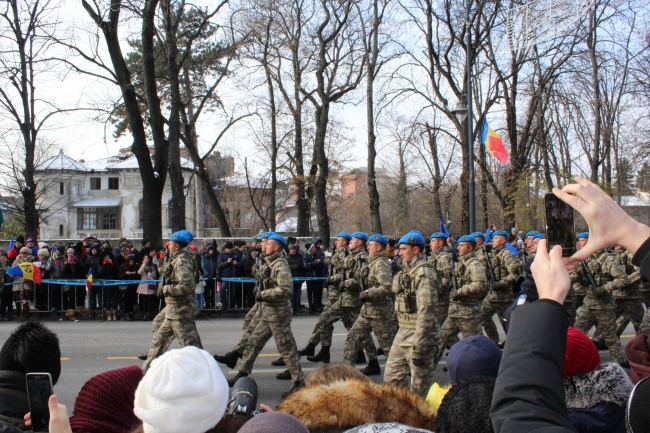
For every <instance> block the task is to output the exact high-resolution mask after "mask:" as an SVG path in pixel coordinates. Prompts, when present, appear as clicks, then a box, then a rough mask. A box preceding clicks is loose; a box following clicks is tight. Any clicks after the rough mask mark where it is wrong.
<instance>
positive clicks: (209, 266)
mask: <svg viewBox="0 0 650 433" xmlns="http://www.w3.org/2000/svg"><path fill="white" fill-rule="evenodd" d="M201 273H202V274H203V277H204V278H217V277H218V276H219V253H217V252H216V251H215V252H214V254H213V255H210V254H206V255H204V256H203V257H201Z"/></svg>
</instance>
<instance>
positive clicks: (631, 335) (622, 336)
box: [621, 334, 636, 338]
mask: <svg viewBox="0 0 650 433" xmlns="http://www.w3.org/2000/svg"><path fill="white" fill-rule="evenodd" d="M634 337H636V335H634V334H630V335H621V338H634Z"/></svg>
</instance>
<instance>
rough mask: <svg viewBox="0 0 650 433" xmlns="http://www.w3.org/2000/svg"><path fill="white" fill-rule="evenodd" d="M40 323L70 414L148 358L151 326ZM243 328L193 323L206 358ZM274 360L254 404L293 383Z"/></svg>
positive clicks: (265, 355) (338, 357)
mask: <svg viewBox="0 0 650 433" xmlns="http://www.w3.org/2000/svg"><path fill="white" fill-rule="evenodd" d="M317 319H318V317H317V316H308V315H304V316H296V317H294V319H293V322H292V324H291V328H292V330H293V333H294V336H295V338H296V342H297V344H298V348H299V349H300V348H302V347H304V346H305V344H306V343H307V339H308V337H309V335H311V332H312V330H313V328H314V325H315V324H316V321H317ZM44 320H45V321H46V324H47V326H48V327H49V328H50V329H51V330H52V331H54V332H55V333H57V335H58V336H59V339H60V341H61V356H62V372H61V377H60V378H59V382H58V383H57V385H56V386H55V387H54V390H55V393H56V394H57V395H58V396H59V398H60V401H61V402H62V403H63V404H65V405H67V406H68V408H69V409H70V413H72V407H73V406H74V401H75V399H76V396H77V394H78V393H79V390H80V389H81V387H82V386H83V384H84V383H85V382H86V381H87V380H88V379H90V378H91V377H93V376H95V375H97V374H99V373H102V372H104V371H107V370H112V369H116V368H120V367H126V366H129V365H139V366H140V365H142V361H140V360H138V359H137V355H138V353H146V351H147V350H148V348H149V344H150V343H151V322H143V321H137V322H127V321H118V322H100V321H99V320H81V321H79V322H76V323H75V322H67V321H64V322H61V321H58V320H57V318H55V317H54V316H53V317H51V318H46V319H44ZM242 323H243V317H236V318H234V317H227V316H220V317H217V318H210V319H199V320H197V327H198V330H199V333H200V335H201V340H202V342H203V345H204V348H205V349H206V350H208V351H209V352H210V353H218V354H224V353H225V352H227V351H229V350H230V349H231V348H232V347H233V346H234V345H235V343H237V341H239V338H240V335H241V326H242ZM16 326H17V323H15V322H0V342H2V343H4V341H5V339H6V338H7V336H8V335H9V333H10V332H11V331H12V330H13V329H15V327H16ZM345 335H346V330H345V328H344V327H343V324H342V323H341V322H338V323H336V325H335V328H334V338H333V342H332V349H331V360H332V362H333V363H336V362H341V361H342V359H343V345H344V342H345ZM632 336H633V329H632V326H631V325H630V326H629V327H628V329H627V330H626V332H625V333H624V337H623V338H622V341H623V345H625V344H627V342H628V341H629V340H630V339H631V337H632ZM531 338H534V336H531ZM177 347H178V345H177V343H176V342H174V343H172V346H171V348H177ZM600 354H601V357H602V359H603V362H606V361H609V360H610V357H609V353H608V352H606V351H601V352H600ZM278 357H279V354H278V352H277V348H276V346H275V341H274V340H273V339H271V340H270V341H269V342H268V344H267V345H266V347H265V348H264V350H263V351H262V354H261V355H260V357H259V358H258V359H257V360H256V362H255V369H254V371H253V374H252V375H251V377H252V378H254V379H255V380H256V381H257V384H258V387H259V393H260V395H259V400H258V402H259V403H264V404H267V405H269V406H272V407H274V406H276V405H277V404H279V402H280V395H281V394H282V392H284V391H286V390H288V389H289V388H291V386H292V383H291V381H281V380H277V379H276V378H275V375H276V374H277V373H280V372H282V371H283V370H284V368H283V367H274V366H272V365H271V361H273V360H274V359H277V358H278ZM379 363H380V365H381V366H382V373H383V367H384V366H385V364H386V359H385V358H384V357H383V356H380V357H379ZM301 365H302V367H303V369H304V370H305V372H306V373H308V372H310V371H312V370H313V369H314V368H317V367H318V365H319V364H314V363H310V362H308V361H307V360H306V358H302V360H301ZM321 365H322V364H321ZM444 366H446V358H445V357H443V358H442V361H441V363H440V364H439V365H438V368H437V370H436V381H438V382H439V383H447V377H446V373H445V372H444V371H443V367H444ZM358 367H362V366H361V365H359V366H358ZM221 368H222V370H223V373H224V375H225V376H226V377H227V378H229V377H232V376H233V375H234V374H236V370H229V369H228V368H227V367H225V366H223V365H222V366H221ZM371 378H372V379H373V380H376V381H379V382H381V381H382V376H371Z"/></svg>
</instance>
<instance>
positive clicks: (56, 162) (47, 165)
mask: <svg viewBox="0 0 650 433" xmlns="http://www.w3.org/2000/svg"><path fill="white" fill-rule="evenodd" d="M35 168H36V170H75V171H88V168H87V167H86V166H85V165H83V164H82V163H80V162H79V161H75V160H74V159H72V158H70V157H69V156H67V155H65V154H64V153H63V150H60V151H59V154H58V155H55V156H53V157H51V158H50V159H48V160H46V161H43V162H42V163H40V164H38V165H37V166H36V167H35Z"/></svg>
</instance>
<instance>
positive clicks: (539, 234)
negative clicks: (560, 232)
mask: <svg viewBox="0 0 650 433" xmlns="http://www.w3.org/2000/svg"><path fill="white" fill-rule="evenodd" d="M533 239H544V235H543V234H541V233H540V232H537V233H535V236H533Z"/></svg>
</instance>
